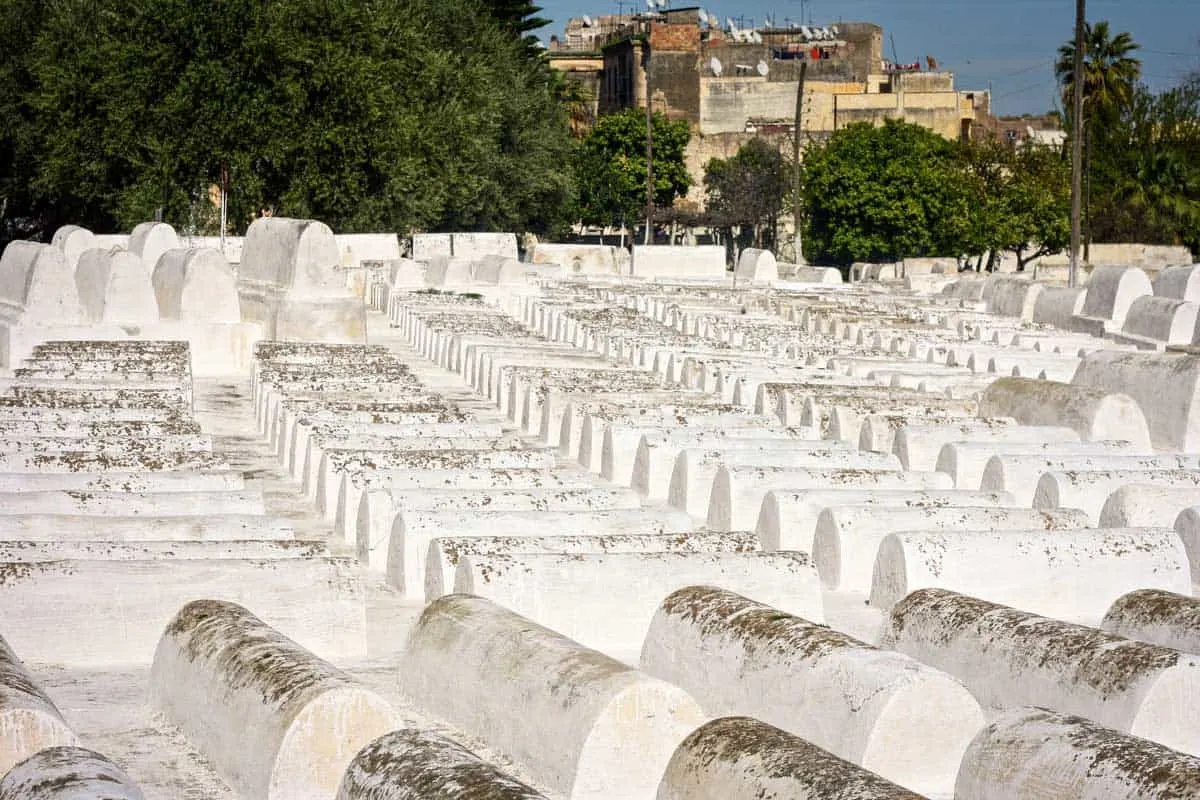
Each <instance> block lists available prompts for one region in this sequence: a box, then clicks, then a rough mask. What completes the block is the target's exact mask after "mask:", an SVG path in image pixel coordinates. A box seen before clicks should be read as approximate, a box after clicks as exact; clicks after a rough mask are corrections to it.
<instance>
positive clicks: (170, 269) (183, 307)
mask: <svg viewBox="0 0 1200 800" xmlns="http://www.w3.org/2000/svg"><path fill="white" fill-rule="evenodd" d="M152 279H153V283H154V297H155V299H156V300H157V301H158V313H159V316H160V317H161V318H162V319H164V320H179V321H181V322H205V323H210V322H241V321H242V314H241V310H240V304H239V301H238V293H237V280H236V278H234V275H233V270H232V269H231V268H230V266H229V262H228V261H226V260H225V256H223V255H222V254H221V252H220V251H219V250H215V249H213V248H211V247H192V248H176V249H174V250H167V251H166V252H165V253H163V254H162V255H161V256H160V257H159V259H158V262H157V264H156V265H155V267H154V274H153V276H152Z"/></svg>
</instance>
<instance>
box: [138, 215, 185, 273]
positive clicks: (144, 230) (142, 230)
mask: <svg viewBox="0 0 1200 800" xmlns="http://www.w3.org/2000/svg"><path fill="white" fill-rule="evenodd" d="M179 247H181V245H180V243H179V236H178V235H177V234H176V233H175V229H174V228H172V227H171V226H170V225H168V224H167V223H165V222H143V223H141V224H140V225H138V226H137V227H135V228H134V229H133V233H131V234H130V235H129V252H131V253H133V254H135V255H137V256H139V257H140V258H141V259H142V262H143V263H145V265H146V268H147V269H149V270H151V271H153V270H154V268H155V266H156V265H157V264H158V259H159V257H161V256H162V254H163V253H165V252H167V251H168V250H177V249H179Z"/></svg>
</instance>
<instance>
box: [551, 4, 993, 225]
mask: <svg viewBox="0 0 1200 800" xmlns="http://www.w3.org/2000/svg"><path fill="white" fill-rule="evenodd" d="M588 48H590V49H588ZM883 53H884V50H883V29H882V28H881V27H880V26H878V25H874V24H872V23H868V22H843V23H838V24H837V25H832V26H827V27H816V26H809V25H799V24H795V25H788V26H786V27H775V26H767V27H759V28H754V29H745V30H743V29H739V28H738V27H737V25H736V24H735V23H734V21H733V20H726V21H725V24H724V25H722V24H721V23H720V21H719V20H717V19H716V18H715V17H712V16H709V15H706V14H704V13H703V12H702V11H701V10H700V9H699V8H695V7H692V8H680V9H671V10H662V11H657V12H654V11H652V12H649V13H645V14H639V15H636V16H623V17H597V18H595V19H592V18H590V17H585V18H577V19H572V20H570V21H569V22H568V24H567V32H566V37H565V39H564V40H558V39H553V40H552V41H551V47H550V58H551V63H552V64H553V65H554V66H555V67H557V68H559V69H561V70H563V71H565V72H566V73H567V74H568V75H569V76H570V77H572V78H573V79H575V80H578V81H580V82H582V83H584V85H586V86H588V88H589V90H590V91H592V92H594V94H593V95H592V96H594V97H595V102H596V111H597V112H598V113H599V114H604V113H608V112H612V111H617V110H620V109H624V108H645V106H646V103H647V102H648V101H649V102H650V104H651V107H652V108H653V110H655V111H661V112H663V113H665V114H667V116H669V117H671V118H672V119H683V120H687V122H688V123H689V125H690V126H691V128H692V141H691V143H690V145H689V148H688V167H689V170H690V171H691V172H692V174H693V176H694V177H695V178H696V179H697V180H696V186H695V187H694V188H693V190H692V192H691V193H690V194H689V196H688V201H689V202H691V203H694V204H699V203H701V202H702V200H703V187H702V184H701V181H700V178H702V176H703V174H704V165H705V164H706V163H707V162H708V160H709V159H710V158H714V157H716V158H727V157H729V156H731V155H733V154H734V153H736V152H737V150H738V148H739V147H741V145H742V144H744V143H745V142H746V141H748V140H749V139H751V138H754V137H765V138H768V139H772V140H775V141H778V142H779V143H780V146H784V144H785V143H786V144H788V146H790V142H791V137H792V135H793V130H794V127H795V117H796V102H797V89H798V84H799V76H800V70H801V65H803V64H807V72H806V76H805V84H804V97H803V101H802V102H803V108H802V110H803V114H802V120H801V134H802V135H803V136H805V137H806V138H809V139H819V138H821V137H823V136H828V135H829V134H830V133H832V132H833V131H835V130H837V129H839V128H842V127H844V126H846V125H850V124H852V123H855V122H872V123H875V124H879V123H881V122H882V121H883V120H884V119H888V118H892V119H902V120H905V121H907V122H912V123H916V124H919V125H923V126H925V127H927V128H929V129H930V130H933V131H936V132H937V133H939V134H940V135H942V136H945V137H947V138H951V139H955V138H960V139H968V138H971V137H972V136H973V135H974V128H975V126H976V124H977V123H979V122H980V121H982V120H984V119H985V118H986V117H988V113H989V96H988V92H986V91H960V90H958V89H956V88H955V85H954V74H953V73H951V72H946V71H939V70H938V69H937V64H936V61H935V60H934V59H933V58H927V59H926V63H925V64H921V63H914V64H894V63H892V62H890V61H888V60H887V59H885V58H884V55H883ZM647 92H648V93H649V98H647Z"/></svg>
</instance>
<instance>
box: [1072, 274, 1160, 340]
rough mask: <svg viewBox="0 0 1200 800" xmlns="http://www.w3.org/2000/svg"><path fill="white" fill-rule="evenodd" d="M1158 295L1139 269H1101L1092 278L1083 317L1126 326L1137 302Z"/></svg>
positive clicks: (1084, 302)
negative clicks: (1131, 310)
mask: <svg viewBox="0 0 1200 800" xmlns="http://www.w3.org/2000/svg"><path fill="white" fill-rule="evenodd" d="M1148 294H1154V287H1153V286H1151V284H1150V278H1149V277H1148V276H1147V275H1146V273H1145V272H1143V271H1142V270H1140V269H1138V268H1137V267H1118V266H1108V267H1097V268H1096V269H1095V270H1094V271H1093V272H1092V274H1091V277H1089V278H1088V284H1087V295H1086V297H1085V298H1084V301H1083V310H1082V312H1081V316H1084V317H1092V318H1094V319H1104V320H1112V322H1113V324H1114V325H1116V326H1120V325H1122V324H1124V322H1125V317H1126V315H1128V313H1129V309H1130V307H1131V306H1132V305H1133V301H1134V300H1136V299H1138V298H1139V297H1142V296H1144V295H1148Z"/></svg>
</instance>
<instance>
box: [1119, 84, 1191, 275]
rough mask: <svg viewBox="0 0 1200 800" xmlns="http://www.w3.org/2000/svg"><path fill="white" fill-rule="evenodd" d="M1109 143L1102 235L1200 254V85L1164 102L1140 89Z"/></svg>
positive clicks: (1167, 95)
mask: <svg viewBox="0 0 1200 800" xmlns="http://www.w3.org/2000/svg"><path fill="white" fill-rule="evenodd" d="M1108 136H1109V138H1110V139H1111V141H1112V142H1113V144H1114V147H1113V149H1112V151H1111V152H1109V153H1106V154H1105V155H1106V158H1105V160H1104V161H1103V162H1102V163H1101V164H1099V165H1098V167H1100V170H1099V172H1100V177H1101V179H1102V180H1103V181H1104V183H1103V185H1102V188H1103V190H1104V197H1105V200H1106V202H1105V204H1104V206H1103V207H1102V208H1101V209H1100V210H1099V211H1098V213H1097V219H1096V227H1097V234H1098V235H1099V236H1101V237H1103V238H1105V239H1108V240H1111V241H1138V242H1144V243H1147V244H1184V245H1187V246H1188V247H1190V248H1191V249H1192V251H1193V252H1194V253H1200V77H1192V78H1191V79H1189V80H1188V81H1186V82H1185V83H1184V84H1182V85H1181V86H1178V87H1176V88H1174V89H1170V90H1167V91H1164V92H1161V93H1159V94H1153V93H1151V92H1150V91H1148V90H1147V89H1145V88H1144V87H1139V88H1138V89H1137V91H1136V92H1135V93H1134V97H1133V101H1132V102H1131V103H1130V104H1129V106H1128V108H1127V109H1126V112H1125V113H1124V114H1122V116H1121V118H1120V119H1119V120H1118V121H1117V122H1116V124H1114V125H1113V126H1111V129H1110V131H1109V133H1108Z"/></svg>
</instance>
